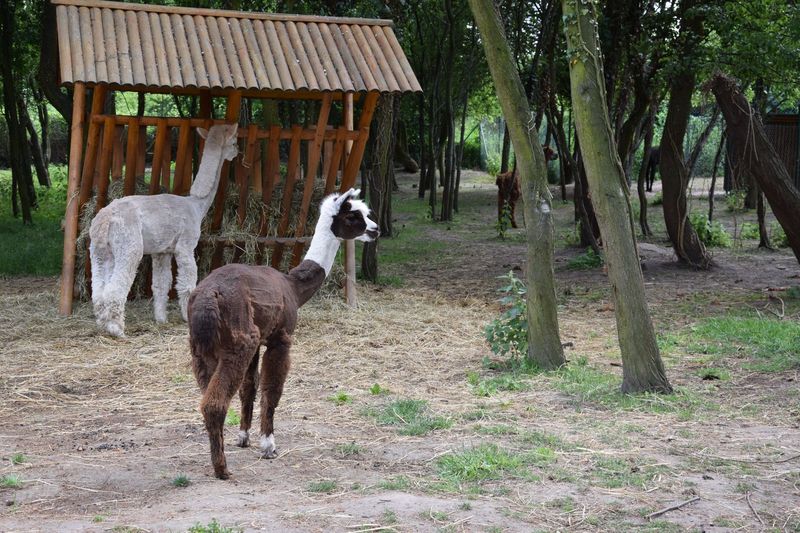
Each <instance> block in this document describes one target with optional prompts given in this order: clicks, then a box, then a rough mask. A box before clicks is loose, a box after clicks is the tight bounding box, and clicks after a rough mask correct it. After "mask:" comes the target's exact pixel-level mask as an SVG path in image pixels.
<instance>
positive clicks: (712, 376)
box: [697, 366, 731, 381]
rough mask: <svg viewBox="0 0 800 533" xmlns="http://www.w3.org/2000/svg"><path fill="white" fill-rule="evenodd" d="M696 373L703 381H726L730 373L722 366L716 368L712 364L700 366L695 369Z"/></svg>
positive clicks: (729, 377)
mask: <svg viewBox="0 0 800 533" xmlns="http://www.w3.org/2000/svg"><path fill="white" fill-rule="evenodd" d="M697 375H698V376H699V377H700V379H702V380H703V381H728V380H729V379H731V373H730V372H728V371H727V370H725V369H724V368H717V367H714V366H710V367H705V368H701V369H700V370H698V371H697Z"/></svg>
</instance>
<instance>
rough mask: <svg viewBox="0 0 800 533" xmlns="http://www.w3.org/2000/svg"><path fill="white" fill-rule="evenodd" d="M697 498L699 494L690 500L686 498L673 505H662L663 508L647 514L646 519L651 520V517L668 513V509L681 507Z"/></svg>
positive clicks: (672, 509)
mask: <svg viewBox="0 0 800 533" xmlns="http://www.w3.org/2000/svg"><path fill="white" fill-rule="evenodd" d="M699 499H700V496H695V497H694V498H692V499H691V500H686V501H685V502H680V503H676V504H675V505H670V506H669V507H664V508H663V509H660V510H658V511H656V512H655V513H650V514H649V515H647V519H648V520H652V519H653V518H656V517H658V516H661V515H662V514H665V513H668V512H670V511H674V510H676V509H680V508H681V507H684V506H686V505H689V504H690V503H694V502H696V501H697V500H699Z"/></svg>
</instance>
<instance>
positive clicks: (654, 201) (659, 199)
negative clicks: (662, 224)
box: [649, 191, 664, 205]
mask: <svg viewBox="0 0 800 533" xmlns="http://www.w3.org/2000/svg"><path fill="white" fill-rule="evenodd" d="M649 203H650V205H663V203H664V195H663V194H661V191H659V192H657V193H655V194H654V195H653V197H652V198H650V202H649Z"/></svg>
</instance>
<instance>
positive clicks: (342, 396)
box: [328, 391, 353, 405]
mask: <svg viewBox="0 0 800 533" xmlns="http://www.w3.org/2000/svg"><path fill="white" fill-rule="evenodd" d="M328 400H330V401H331V402H333V403H334V405H344V404H347V403H353V398H351V397H350V395H349V394H347V393H346V392H344V391H338V392H337V393H336V394H334V395H333V396H330V397H329V398H328Z"/></svg>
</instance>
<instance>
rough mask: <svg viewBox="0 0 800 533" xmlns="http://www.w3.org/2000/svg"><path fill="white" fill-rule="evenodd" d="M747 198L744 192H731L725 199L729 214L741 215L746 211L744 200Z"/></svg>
mask: <svg viewBox="0 0 800 533" xmlns="http://www.w3.org/2000/svg"><path fill="white" fill-rule="evenodd" d="M746 197H747V192H746V191H732V192H730V193H728V195H727V196H726V197H725V205H726V206H727V208H728V211H730V212H731V213H743V212H744V211H747V208H746V207H745V206H744V200H745V198H746Z"/></svg>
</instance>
